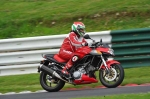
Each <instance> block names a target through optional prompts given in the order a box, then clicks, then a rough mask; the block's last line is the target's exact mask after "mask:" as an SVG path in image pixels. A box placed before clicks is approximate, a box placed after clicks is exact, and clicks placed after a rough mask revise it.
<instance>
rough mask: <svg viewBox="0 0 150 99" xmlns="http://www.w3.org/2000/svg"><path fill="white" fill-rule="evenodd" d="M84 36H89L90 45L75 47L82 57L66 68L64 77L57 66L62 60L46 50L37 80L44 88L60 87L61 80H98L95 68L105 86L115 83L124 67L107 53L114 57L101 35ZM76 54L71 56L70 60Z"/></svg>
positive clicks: (89, 82)
mask: <svg viewBox="0 0 150 99" xmlns="http://www.w3.org/2000/svg"><path fill="white" fill-rule="evenodd" d="M84 38H85V39H90V40H92V42H93V43H92V44H91V45H90V46H83V47H81V48H78V49H77V51H76V52H75V53H77V54H78V55H80V57H82V58H81V59H79V60H78V61H77V62H75V63H74V65H73V66H72V67H71V69H69V71H68V72H69V77H65V76H64V75H63V74H62V73H61V70H62V69H63V68H64V66H65V64H66V62H65V60H63V59H61V58H60V57H59V56H58V55H57V54H46V55H44V60H42V61H41V63H40V66H39V67H38V72H39V73H40V84H41V86H42V88H43V89H45V90H46V91H48V92H56V91H59V90H61V89H62V88H63V87H64V85H65V83H69V84H73V85H81V84H91V83H98V80H97V79H98V77H96V75H95V73H96V71H99V74H98V76H99V80H100V82H101V83H102V85H104V86H105V87H107V88H115V87H117V86H119V85H120V84H121V83H122V81H123V79H124V69H123V67H122V66H121V64H120V63H119V62H118V61H116V60H113V59H110V57H114V51H113V49H111V48H110V47H109V45H108V44H106V43H103V42H102V39H101V40H100V41H99V42H95V40H93V39H92V38H90V36H89V35H88V34H86V35H85V36H84ZM74 59H76V57H74V58H72V61H73V60H74Z"/></svg>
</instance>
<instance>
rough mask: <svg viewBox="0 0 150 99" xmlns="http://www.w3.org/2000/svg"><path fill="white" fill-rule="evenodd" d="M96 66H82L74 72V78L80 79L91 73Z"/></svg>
mask: <svg viewBox="0 0 150 99" xmlns="http://www.w3.org/2000/svg"><path fill="white" fill-rule="evenodd" d="M95 69H96V68H95V67H93V66H92V65H88V66H87V67H84V68H83V67H80V68H78V70H77V71H75V72H73V77H74V79H80V78H81V77H82V75H83V74H88V75H89V76H90V75H91V72H93V71H95Z"/></svg>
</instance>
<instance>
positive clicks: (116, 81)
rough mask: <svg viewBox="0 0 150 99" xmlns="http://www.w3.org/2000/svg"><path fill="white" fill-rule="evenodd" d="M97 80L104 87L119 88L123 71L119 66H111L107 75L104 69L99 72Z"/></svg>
mask: <svg viewBox="0 0 150 99" xmlns="http://www.w3.org/2000/svg"><path fill="white" fill-rule="evenodd" d="M99 79H100V81H101V83H102V84H103V85H104V86H105V87H107V88H115V87H117V86H119V85H120V84H121V83H122V81H123V79H124V69H123V67H122V66H121V65H120V64H112V65H111V68H110V73H109V74H108V73H107V72H106V69H105V70H104V69H101V70H100V72H99Z"/></svg>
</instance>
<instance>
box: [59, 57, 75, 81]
mask: <svg viewBox="0 0 150 99" xmlns="http://www.w3.org/2000/svg"><path fill="white" fill-rule="evenodd" d="M72 65H73V62H72V61H71V60H69V61H68V62H67V64H66V65H65V67H64V68H63V69H62V71H61V72H62V73H63V75H64V76H65V77H67V78H68V77H69V73H68V70H69V69H70V68H71V67H72Z"/></svg>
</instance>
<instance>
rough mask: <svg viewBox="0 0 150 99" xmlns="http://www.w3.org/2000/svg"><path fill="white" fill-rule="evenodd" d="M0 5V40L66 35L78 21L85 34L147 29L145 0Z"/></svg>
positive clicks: (26, 0)
mask: <svg viewBox="0 0 150 99" xmlns="http://www.w3.org/2000/svg"><path fill="white" fill-rule="evenodd" d="M0 5H1V6H0V39H4V38H16V37H17V38H18V37H19V38H20V37H29V36H43V35H55V34H66V33H68V32H69V31H70V28H71V25H72V23H73V22H74V21H79V20H80V19H81V21H82V22H84V23H85V25H86V31H87V32H94V31H103V30H118V29H131V28H145V27H149V26H150V25H149V24H150V18H149V17H150V10H149V9H150V1H149V0H130V1H129V0H113V1H112V0H93V1H91V0H1V2H0ZM53 22H55V24H52V23H53Z"/></svg>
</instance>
